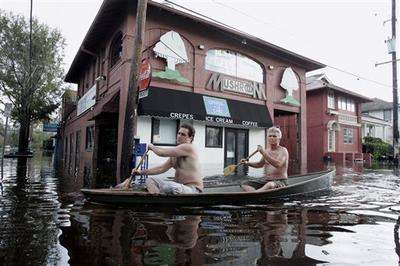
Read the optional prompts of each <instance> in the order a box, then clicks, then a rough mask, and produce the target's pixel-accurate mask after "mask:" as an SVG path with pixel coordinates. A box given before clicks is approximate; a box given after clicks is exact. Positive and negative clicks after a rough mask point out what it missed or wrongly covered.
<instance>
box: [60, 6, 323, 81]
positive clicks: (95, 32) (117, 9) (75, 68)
mask: <svg viewBox="0 0 400 266" xmlns="http://www.w3.org/2000/svg"><path fill="white" fill-rule="evenodd" d="M136 5H137V0H104V1H103V3H102V5H101V7H100V9H99V11H98V13H97V15H96V17H95V19H94V21H93V22H92V25H91V26H90V28H89V30H88V32H87V33H86V36H85V38H84V40H83V41H82V44H81V47H80V49H79V51H78V52H77V54H76V55H75V58H74V61H73V62H72V64H71V67H70V69H69V70H68V73H67V75H66V77H65V81H66V82H77V81H78V80H77V75H78V74H79V69H80V67H82V66H83V65H84V64H85V63H86V61H87V60H88V59H90V57H91V56H90V55H89V54H88V52H84V50H85V49H86V50H89V51H90V52H92V53H96V51H94V49H96V48H98V47H97V46H96V45H97V44H98V43H99V42H101V41H102V40H104V38H106V36H107V34H109V33H110V32H111V31H112V30H114V29H115V27H116V21H117V20H118V19H119V20H120V19H123V17H124V16H123V15H124V14H126V10H128V8H132V7H136ZM152 11H154V12H162V13H164V14H165V15H166V16H175V17H181V18H184V19H186V20H191V21H192V22H194V23H197V24H202V25H204V26H206V27H209V28H210V29H211V30H218V31H219V32H222V33H224V34H225V35H227V36H228V38H232V39H237V40H239V41H241V42H243V43H246V44H247V45H249V46H253V47H258V48H260V49H262V50H264V51H265V53H267V54H271V55H273V56H276V57H280V58H282V59H283V60H288V61H289V62H290V61H291V62H295V63H297V64H298V65H301V66H302V67H304V69H305V70H306V71H312V70H316V69H320V68H324V67H325V66H326V65H324V64H322V63H319V62H317V61H314V60H312V59H309V58H307V57H304V56H302V55H299V54H296V53H294V52H291V51H289V50H286V49H284V48H282V47H279V46H277V45H274V44H271V43H269V42H266V41H264V40H262V39H260V38H257V37H254V36H252V35H249V34H247V33H244V32H241V31H238V30H235V29H232V28H229V27H228V26H226V25H223V24H222V23H216V22H214V21H210V20H207V19H204V18H202V17H199V16H196V15H194V14H189V13H186V12H183V11H180V10H178V9H175V8H172V7H170V6H167V5H163V4H160V3H157V2H154V1H149V2H148V7H147V14H150V13H151V12H152Z"/></svg>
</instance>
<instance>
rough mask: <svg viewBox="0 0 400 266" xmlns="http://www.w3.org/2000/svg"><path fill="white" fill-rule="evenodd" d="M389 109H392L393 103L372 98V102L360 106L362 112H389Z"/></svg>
mask: <svg viewBox="0 0 400 266" xmlns="http://www.w3.org/2000/svg"><path fill="white" fill-rule="evenodd" d="M391 109H393V103H391V102H387V101H384V100H381V99H378V98H373V99H372V102H369V103H363V104H362V105H361V111H362V112H369V111H380V110H391Z"/></svg>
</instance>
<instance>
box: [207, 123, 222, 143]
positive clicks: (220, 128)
mask: <svg viewBox="0 0 400 266" xmlns="http://www.w3.org/2000/svg"><path fill="white" fill-rule="evenodd" d="M207 128H217V129H219V130H221V132H220V133H221V134H220V140H219V142H220V144H219V145H216V146H212V145H207ZM223 135H224V128H223V127H218V126H205V134H204V137H205V138H204V146H205V147H206V148H222V146H223Z"/></svg>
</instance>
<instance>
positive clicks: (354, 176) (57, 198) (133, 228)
mask: <svg viewBox="0 0 400 266" xmlns="http://www.w3.org/2000/svg"><path fill="white" fill-rule="evenodd" d="M6 162H7V165H6V167H5V171H6V172H5V175H4V178H3V182H2V194H1V198H0V219H1V220H0V234H1V237H0V264H2V265H68V264H70V265H186V264H187V265H189V264H192V265H211V264H212V265H325V264H329V265H398V264H399V255H400V243H399V234H398V227H399V223H400V222H398V217H399V214H400V203H399V201H400V194H399V192H398V191H399V185H400V179H399V177H397V176H396V175H395V174H394V172H393V170H387V169H384V170H382V169H381V170H366V169H361V168H338V169H337V176H336V178H335V180H334V181H335V182H334V186H333V191H332V192H331V193H330V194H329V195H324V196H321V197H318V198H309V199H306V200H301V201H289V202H283V203H274V204H268V205H256V206H214V207H210V208H180V209H171V208H169V209H163V208H162V207H160V208H155V207H151V208H150V207H146V206H143V207H142V208H117V207H109V206H100V205H93V204H89V203H86V202H85V201H84V200H83V197H82V195H81V194H80V193H79V192H77V191H76V189H75V188H74V180H69V181H68V182H67V181H65V180H63V179H62V178H60V179H59V178H57V174H56V173H55V171H54V170H53V166H52V162H51V158H50V157H42V158H35V160H32V161H29V162H28V169H27V173H24V171H20V170H18V173H17V163H16V161H12V160H6Z"/></svg>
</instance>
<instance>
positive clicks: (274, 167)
mask: <svg viewBox="0 0 400 266" xmlns="http://www.w3.org/2000/svg"><path fill="white" fill-rule="evenodd" d="M281 138H282V132H281V130H280V129H279V128H277V127H271V128H269V129H268V131H267V143H268V144H267V149H266V150H264V149H263V147H262V146H260V145H258V147H257V151H258V152H260V153H261V155H262V158H261V160H260V161H258V162H252V163H251V162H249V161H248V160H247V159H242V161H241V163H242V164H243V165H247V166H250V167H254V168H261V167H263V166H265V180H263V181H260V182H256V181H246V182H244V183H243V184H242V188H243V190H244V191H248V192H250V191H265V190H268V189H274V188H279V187H284V186H287V178H288V175H287V169H288V161H289V153H288V151H287V149H286V148H285V147H282V146H280V145H279V142H280V140H281Z"/></svg>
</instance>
